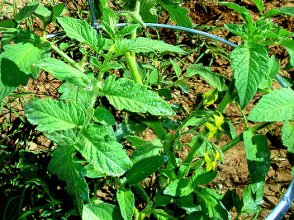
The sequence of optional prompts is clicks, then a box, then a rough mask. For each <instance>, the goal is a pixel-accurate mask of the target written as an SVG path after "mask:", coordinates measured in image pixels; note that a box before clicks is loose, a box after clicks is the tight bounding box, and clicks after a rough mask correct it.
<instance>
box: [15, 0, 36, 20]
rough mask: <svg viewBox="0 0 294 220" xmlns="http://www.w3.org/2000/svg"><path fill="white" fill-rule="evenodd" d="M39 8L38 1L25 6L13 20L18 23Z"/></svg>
mask: <svg viewBox="0 0 294 220" xmlns="http://www.w3.org/2000/svg"><path fill="white" fill-rule="evenodd" d="M38 6H39V1H34V2H32V3H29V4H27V5H26V6H25V7H24V8H22V9H21V10H20V11H19V12H18V13H17V15H16V16H15V20H16V21H17V22H18V23H20V22H21V21H22V20H24V19H26V18H28V17H30V16H31V15H32V14H33V13H34V12H35V10H36V9H37V8H38Z"/></svg>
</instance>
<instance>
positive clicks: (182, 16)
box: [156, 0, 192, 28]
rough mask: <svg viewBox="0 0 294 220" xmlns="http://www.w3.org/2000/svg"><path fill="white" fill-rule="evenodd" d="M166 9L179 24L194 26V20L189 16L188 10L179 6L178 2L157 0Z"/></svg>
mask: <svg viewBox="0 0 294 220" xmlns="http://www.w3.org/2000/svg"><path fill="white" fill-rule="evenodd" d="M156 1H157V2H158V3H159V4H160V5H161V6H162V7H163V8H164V9H166V10H167V12H168V13H169V15H170V17H171V19H172V20H173V21H175V22H176V24H177V25H178V26H184V27H188V28H192V22H191V20H190V18H189V16H188V15H187V14H188V10H187V9H185V8H183V7H181V6H179V4H177V3H171V2H169V3H166V1H161V0H156Z"/></svg>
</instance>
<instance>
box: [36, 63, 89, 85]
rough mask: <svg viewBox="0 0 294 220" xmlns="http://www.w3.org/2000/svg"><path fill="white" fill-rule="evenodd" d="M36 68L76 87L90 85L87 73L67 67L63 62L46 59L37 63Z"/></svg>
mask: <svg viewBox="0 0 294 220" xmlns="http://www.w3.org/2000/svg"><path fill="white" fill-rule="evenodd" d="M35 66H36V67H38V68H40V69H42V70H44V71H46V72H48V73H51V74H52V75H53V76H54V77H55V78H57V79H60V80H66V81H67V82H69V83H72V84H74V85H76V86H81V87H86V86H88V85H89V83H90V79H89V78H88V77H87V75H86V74H85V73H83V72H81V71H80V70H78V69H76V68H74V67H71V66H69V65H67V64H66V63H64V62H62V61H61V60H57V59H53V58H46V59H42V60H40V61H39V62H36V63H35Z"/></svg>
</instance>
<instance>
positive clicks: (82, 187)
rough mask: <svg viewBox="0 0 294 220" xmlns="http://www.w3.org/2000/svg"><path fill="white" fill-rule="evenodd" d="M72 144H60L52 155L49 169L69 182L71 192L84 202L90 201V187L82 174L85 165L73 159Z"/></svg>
mask: <svg viewBox="0 0 294 220" xmlns="http://www.w3.org/2000/svg"><path fill="white" fill-rule="evenodd" d="M73 150H74V149H73V147H72V146H66V147H65V146H59V147H58V149H57V150H55V151H54V152H53V153H52V155H53V157H52V159H51V161H50V163H49V165H48V170H49V171H50V172H51V173H53V174H56V175H57V176H58V178H59V179H60V180H63V181H65V182H66V184H67V191H68V193H69V194H71V195H73V196H75V198H76V199H78V200H82V201H83V202H89V188H88V184H87V183H86V181H85V179H84V177H83V176H82V175H81V169H82V168H83V166H82V165H81V164H80V163H78V162H76V161H74V160H73Z"/></svg>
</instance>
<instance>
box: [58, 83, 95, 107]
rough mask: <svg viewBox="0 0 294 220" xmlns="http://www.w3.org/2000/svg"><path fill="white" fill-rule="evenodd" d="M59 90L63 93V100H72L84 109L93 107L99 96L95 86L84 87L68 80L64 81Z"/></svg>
mask: <svg viewBox="0 0 294 220" xmlns="http://www.w3.org/2000/svg"><path fill="white" fill-rule="evenodd" d="M58 92H59V93H62V95H61V97H60V99H61V100H64V101H66V100H71V101H72V102H74V103H75V104H77V105H78V106H80V107H81V108H82V109H83V110H87V109H89V108H92V106H93V105H94V103H95V100H96V97H97V92H95V89H94V88H82V87H79V86H75V85H74V84H71V83H68V82H66V83H63V84H62V85H61V86H60V87H59V89H58Z"/></svg>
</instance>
